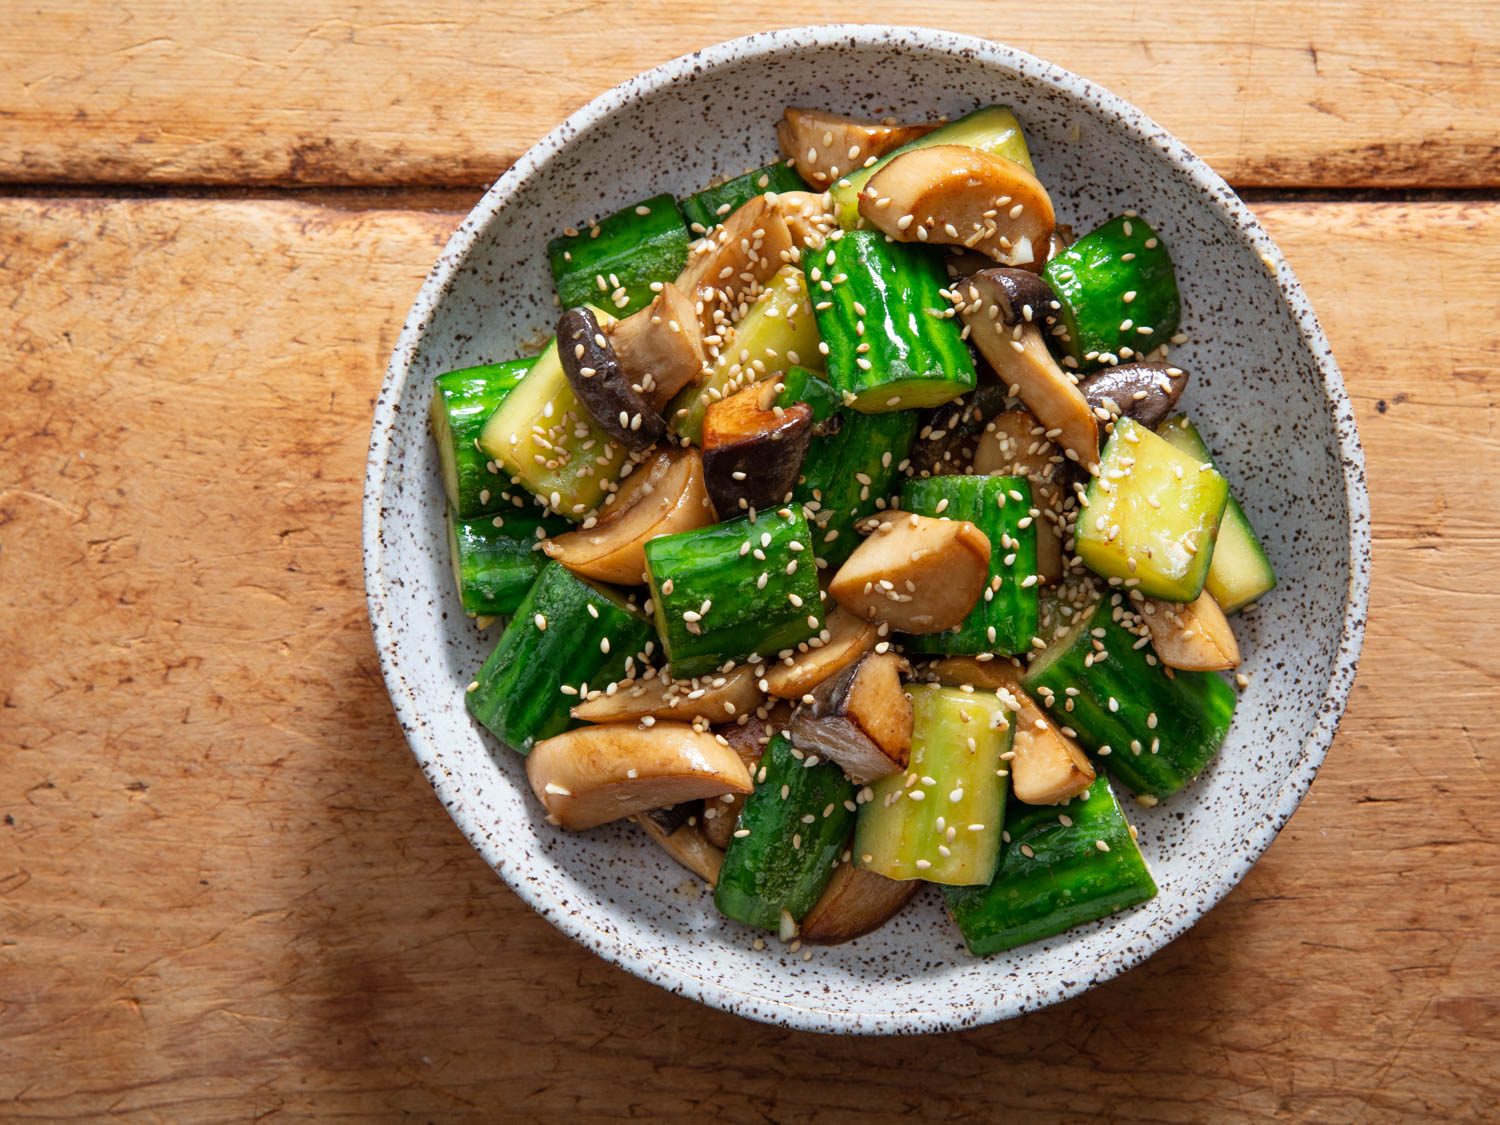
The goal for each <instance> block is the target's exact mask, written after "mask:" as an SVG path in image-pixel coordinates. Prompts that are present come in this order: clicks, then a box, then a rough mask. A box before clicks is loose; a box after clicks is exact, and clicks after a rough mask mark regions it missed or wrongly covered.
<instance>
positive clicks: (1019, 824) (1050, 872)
mask: <svg viewBox="0 0 1500 1125" xmlns="http://www.w3.org/2000/svg"><path fill="white" fill-rule="evenodd" d="M1059 814H1066V815H1067V816H1068V817H1069V818H1070V819H1071V820H1072V821H1073V824H1072V827H1065V826H1064V825H1063V824H1062V822H1061V821H1059V820H1058V815H1059ZM1005 830H1006V833H1007V834H1008V835H1009V837H1010V842H1009V843H1008V844H1003V845H1002V846H1001V852H1000V867H999V870H998V871H997V872H996V873H995V878H994V881H993V882H991V883H990V884H989V885H988V886H986V887H945V888H944V889H943V894H944V897H945V898H946V899H947V900H948V909H949V911H950V912H951V913H952V915H953V920H954V921H955V922H957V923H958V928H959V930H960V932H962V934H963V938H964V944H965V945H967V946H968V947H969V952H971V953H973V954H975V955H976V956H981V957H982V956H985V955H987V954H990V953H1000V952H1002V951H1003V950H1006V949H1013V948H1015V947H1016V946H1018V945H1024V944H1026V943H1027V942H1032V941H1039V940H1041V939H1042V938H1047V937H1051V936H1052V935H1054V934H1060V933H1062V932H1063V931H1064V930H1069V929H1072V928H1073V927H1074V926H1079V925H1082V924H1083V923H1085V922H1093V921H1095V920H1097V919H1099V918H1103V917H1106V916H1108V915H1110V914H1114V913H1116V912H1117V911H1120V910H1124V909H1126V908H1127V907H1131V906H1135V905H1137V904H1139V903H1142V902H1145V901H1146V900H1148V899H1151V898H1155V897H1156V882H1155V880H1153V879H1152V878H1151V872H1150V871H1149V870H1147V868H1146V862H1145V860H1144V859H1143V858H1142V857H1141V852H1140V848H1138V847H1137V846H1136V843H1135V841H1134V840H1133V839H1132V838H1131V835H1130V826H1129V824H1128V823H1127V822H1126V820H1125V814H1124V812H1123V811H1122V810H1121V808H1120V805H1119V802H1118V801H1117V800H1116V799H1115V795H1114V793H1113V792H1112V791H1111V790H1110V787H1109V783H1108V782H1106V781H1105V780H1104V779H1103V778H1100V779H1099V780H1097V781H1095V782H1094V784H1093V785H1091V786H1090V787H1089V790H1088V792H1087V794H1081V795H1080V796H1078V797H1075V798H1074V799H1073V800H1071V801H1069V802H1068V803H1067V804H1066V805H1022V804H1020V803H1015V804H1013V805H1012V806H1011V815H1010V818H1009V819H1008V820H1007V821H1006V825H1005ZM1096 840H1103V841H1104V842H1105V843H1106V844H1107V845H1108V846H1109V851H1107V852H1101V851H1100V850H1099V849H1098V847H1097V846H1096V844H1095V843H1094V841H1096ZM1022 844H1025V845H1026V846H1027V847H1028V848H1030V849H1031V851H1032V855H1031V856H1026V855H1025V854H1023V853H1022V851H1021V845H1022Z"/></svg>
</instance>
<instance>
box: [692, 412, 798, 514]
mask: <svg viewBox="0 0 1500 1125" xmlns="http://www.w3.org/2000/svg"><path fill="white" fill-rule="evenodd" d="M765 391H766V388H765V387H762V386H751V387H746V388H745V389H744V390H742V391H739V392H737V393H736V394H733V395H730V396H729V397H728V398H726V399H720V400H719V401H718V402H715V403H711V404H710V405H709V407H708V410H707V411H705V412H704V415H703V473H704V477H705V479H706V480H707V483H708V495H709V497H710V498H711V499H712V500H713V503H714V507H715V508H716V509H717V510H718V512H719V514H720V515H721V516H723V517H724V518H725V519H731V518H733V517H734V516H736V515H738V514H739V513H741V512H746V511H749V510H751V509H762V508H769V507H771V506H772V505H775V504H784V503H786V502H787V501H788V500H789V499H790V498H791V494H792V490H793V489H794V488H796V486H797V477H798V474H799V473H800V472H801V470H802V459H803V458H804V457H806V456H807V446H808V443H809V442H810V441H811V440H812V424H813V418H812V407H810V406H808V405H807V403H805V402H796V403H793V404H791V405H790V406H784V407H783V406H771V407H769V408H763V406H762V397H763V395H764V392H765Z"/></svg>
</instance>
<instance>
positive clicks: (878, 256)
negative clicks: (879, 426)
mask: <svg viewBox="0 0 1500 1125" xmlns="http://www.w3.org/2000/svg"><path fill="white" fill-rule="evenodd" d="M830 257H832V258H833V261H832V262H830V261H829V260H828V259H829V258H830ZM803 270H804V271H805V273H806V275H807V293H808V299H809V300H810V301H812V303H813V315H814V317H816V319H817V324H818V332H819V334H820V335H821V336H822V337H823V343H824V344H826V345H827V347H828V353H827V364H826V366H827V370H828V382H829V384H830V385H831V386H832V387H833V389H834V390H835V391H837V392H838V393H839V395H840V397H841V398H842V400H843V401H844V402H845V403H846V404H847V405H849V406H851V407H852V408H853V409H855V410H859V411H862V412H864V413H866V414H883V413H886V412H888V411H892V410H906V409H916V408H920V407H928V406H941V405H942V404H943V403H945V402H951V401H952V400H953V399H955V398H958V397H959V396H960V395H962V394H966V393H967V392H969V391H971V390H973V389H974V386H975V384H976V383H977V382H978V375H977V374H976V372H975V369H974V358H973V356H971V355H970V354H969V346H968V344H967V343H965V342H964V339H963V336H962V331H963V330H962V328H961V327H960V326H959V323H958V321H957V319H956V318H954V317H948V316H940V315H934V313H933V312H929V311H928V310H929V309H930V310H935V311H937V312H941V311H942V310H951V308H952V306H951V305H950V303H949V302H948V299H947V298H946V297H944V296H943V295H942V293H941V292H940V290H943V289H946V288H947V287H948V275H947V270H946V269H945V268H944V266H943V263H942V260H941V258H940V257H939V256H938V255H937V254H936V253H934V252H933V251H932V250H929V249H927V248H925V247H921V246H913V245H910V244H908V243H904V242H892V241H891V240H890V239H889V238H887V237H886V236H885V235H883V234H881V233H879V232H877V231H846V232H845V233H844V235H843V237H841V238H835V239H830V240H829V242H828V243H827V246H826V248H825V249H824V250H822V251H819V252H817V253H814V254H807V255H804V259H803ZM840 274H844V275H847V278H846V280H844V281H842V282H839V283H838V284H833V283H832V281H831V279H832V278H834V277H836V276H838V275H840ZM825 284H829V285H831V286H832V287H831V288H824V285H825ZM855 302H858V303H859V304H860V305H861V306H862V307H863V308H864V310H865V313H864V315H863V316H861V315H860V314H859V313H858V312H857V311H856V310H855V308H854V305H855ZM820 305H827V306H828V307H826V308H820V307H819V306H820ZM861 321H863V323H864V325H865V331H864V333H863V334H861V333H860V332H858V331H857V329H858V325H859V323H860V322H861ZM861 344H868V345H869V346H870V350H869V351H868V352H864V353H860V352H857V351H856V349H857V348H858V347H859V346H860V345H861ZM860 359H864V360H867V361H869V363H870V368H869V370H863V369H861V368H860V366H859V363H858V362H857V361H858V360H860ZM851 395H852V396H854V398H853V399H852V400H851V398H850V396H851ZM893 397H895V398H897V399H898V401H897V402H896V403H894V404H893V403H891V402H890V399H891V398H893Z"/></svg>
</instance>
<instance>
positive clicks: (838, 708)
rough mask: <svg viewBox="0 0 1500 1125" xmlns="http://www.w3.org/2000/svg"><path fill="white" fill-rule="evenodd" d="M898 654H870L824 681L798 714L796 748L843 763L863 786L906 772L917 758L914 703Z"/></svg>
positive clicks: (794, 724)
mask: <svg viewBox="0 0 1500 1125" xmlns="http://www.w3.org/2000/svg"><path fill="white" fill-rule="evenodd" d="M902 667H903V662H902V660H901V658H900V657H899V656H897V655H896V654H895V653H891V652H888V653H874V652H872V653H868V654H866V655H865V656H863V657H861V658H860V659H859V661H858V662H856V663H855V664H853V665H851V666H850V667H848V668H845V669H844V670H843V671H842V672H840V673H839V674H838V675H836V676H833V677H832V678H830V679H827V680H824V681H823V683H821V684H819V685H818V687H817V688H816V689H814V691H813V693H812V702H810V703H804V704H803V705H802V706H801V707H799V708H797V713H796V714H795V715H793V716H792V729H791V736H792V744H793V745H794V746H796V747H797V749H799V750H801V751H803V752H804V753H807V754H817V755H818V756H819V757H821V758H826V759H828V760H829V761H832V762H837V763H838V765H839V767H840V768H841V769H842V770H843V771H844V774H845V776H847V777H848V778H849V780H850V781H852V782H854V783H856V784H858V785H863V784H865V783H866V782H870V781H875V780H877V779H879V778H882V777H886V776H888V775H890V774H893V773H895V772H897V771H898V770H900V769H901V768H902V767H904V766H905V765H906V761H907V758H908V757H909V756H910V754H911V727H912V713H911V700H909V699H908V698H907V697H906V691H905V689H904V688H903V687H902V685H901V669H902Z"/></svg>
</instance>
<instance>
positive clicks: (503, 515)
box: [448, 505, 572, 617]
mask: <svg viewBox="0 0 1500 1125" xmlns="http://www.w3.org/2000/svg"><path fill="white" fill-rule="evenodd" d="M448 518H449V519H450V520H452V521H453V536H452V540H453V549H454V551H455V552H456V555H457V560H456V562H455V567H456V568H457V571H458V574H459V583H460V585H459V590H458V596H459V601H460V603H461V604H462V605H463V607H464V612H465V613H467V614H469V616H471V617H481V616H482V617H509V616H510V615H511V614H512V613H514V612H515V611H516V607H518V606H519V605H520V604H521V602H522V601H523V600H524V599H525V597H526V594H527V591H529V590H530V589H531V587H532V585H533V584H534V583H535V582H536V579H537V575H539V574H541V572H542V569H543V568H544V567H545V566H546V565H547V556H546V555H544V554H543V553H542V550H541V542H542V541H541V539H539V538H537V535H536V531H537V529H538V528H541V529H542V531H543V532H545V533H546V535H548V536H551V535H560V534H562V533H563V532H564V531H567V530H569V529H570V528H571V527H572V525H571V524H569V523H568V522H567V521H566V520H562V519H558V518H557V517H555V516H546V515H543V514H542V512H541V511H540V510H539V509H538V508H537V507H536V506H535V505H528V507H527V509H525V510H516V511H510V512H497V513H495V514H493V515H483V516H478V517H475V518H474V519H468V520H465V519H459V518H457V517H456V516H455V515H454V514H453V512H452V511H451V510H450V511H449V513H448ZM497 519H498V520H502V521H504V522H503V523H502V524H501V525H500V526H499V527H496V526H495V521H496V520H497Z"/></svg>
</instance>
